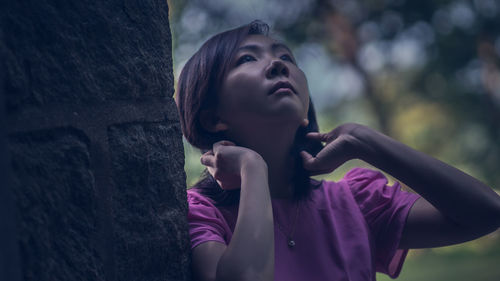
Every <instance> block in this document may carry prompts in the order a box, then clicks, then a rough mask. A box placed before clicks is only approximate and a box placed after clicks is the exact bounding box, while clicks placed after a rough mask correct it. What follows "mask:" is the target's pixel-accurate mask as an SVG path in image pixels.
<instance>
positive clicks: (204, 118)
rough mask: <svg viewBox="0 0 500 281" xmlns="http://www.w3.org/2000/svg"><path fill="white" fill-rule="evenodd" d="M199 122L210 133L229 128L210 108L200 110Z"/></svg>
mask: <svg viewBox="0 0 500 281" xmlns="http://www.w3.org/2000/svg"><path fill="white" fill-rule="evenodd" d="M200 123H201V126H202V127H203V128H204V129H205V130H207V131H209V132H212V133H216V132H221V131H225V130H227V129H228V128H229V126H228V125H227V124H226V123H224V122H222V120H221V119H220V118H219V117H218V116H216V115H215V113H214V112H213V111H212V110H206V109H205V110H202V111H201V112H200Z"/></svg>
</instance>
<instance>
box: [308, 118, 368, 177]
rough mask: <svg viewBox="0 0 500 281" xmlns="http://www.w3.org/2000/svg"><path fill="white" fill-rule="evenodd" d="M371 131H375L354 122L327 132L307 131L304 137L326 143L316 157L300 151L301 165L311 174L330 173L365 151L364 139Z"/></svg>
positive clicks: (357, 157)
mask: <svg viewBox="0 0 500 281" xmlns="http://www.w3.org/2000/svg"><path fill="white" fill-rule="evenodd" d="M372 133H375V131H373V130H372V129H370V128H368V127H366V126H363V125H359V124H355V123H346V124H343V125H340V126H338V127H337V128H335V129H333V130H332V131H331V132H329V133H308V134H307V135H306V137H308V138H310V139H315V140H319V141H322V142H325V143H326V144H325V147H324V148H323V149H322V150H321V151H320V152H319V153H318V154H317V155H316V157H313V156H312V155H311V154H309V153H307V152H306V151H301V153H300V154H301V156H302V160H303V162H302V163H303V166H304V168H305V169H306V170H308V171H310V172H311V174H312V175H321V174H326V173H331V172H332V171H334V170H335V169H337V168H338V167H339V166H341V165H342V164H344V163H345V162H347V161H349V160H351V159H359V158H360V157H361V156H362V155H363V154H362V153H365V152H367V149H369V147H368V145H366V143H367V142H366V140H367V139H369V136H370V134H372Z"/></svg>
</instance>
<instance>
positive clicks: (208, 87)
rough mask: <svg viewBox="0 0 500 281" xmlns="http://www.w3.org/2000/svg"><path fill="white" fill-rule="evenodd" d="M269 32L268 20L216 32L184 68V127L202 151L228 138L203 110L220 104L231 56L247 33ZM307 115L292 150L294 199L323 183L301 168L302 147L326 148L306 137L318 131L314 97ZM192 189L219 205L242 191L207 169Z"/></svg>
mask: <svg viewBox="0 0 500 281" xmlns="http://www.w3.org/2000/svg"><path fill="white" fill-rule="evenodd" d="M268 33H269V26H268V25H267V24H266V23H264V22H262V21H253V22H251V23H249V24H247V25H243V26H240V27H237V28H234V29H231V30H228V31H225V32H222V33H219V34H216V35H214V36H213V37H211V38H210V39H208V40H207V41H206V42H205V43H204V44H203V45H202V46H201V47H200V49H199V50H198V51H197V52H196V53H195V54H194V55H193V56H192V57H191V58H190V59H189V60H188V62H187V63H186V64H185V66H184V68H183V69H182V72H181V74H180V76H179V81H178V84H177V93H176V103H177V107H178V109H179V116H180V123H181V128H182V132H183V134H184V136H185V138H186V139H187V141H188V142H189V143H191V144H192V145H193V146H195V147H197V148H199V149H200V150H201V151H202V153H204V152H206V151H208V150H210V149H211V148H212V145H213V144H214V143H215V142H217V141H220V140H223V139H225V138H224V133H223V132H215V133H214V132H210V131H208V130H206V129H205V128H204V127H203V126H202V125H201V122H200V113H201V111H202V110H205V109H209V110H210V109H215V108H216V106H217V104H218V95H217V93H218V91H219V89H220V87H221V85H222V82H223V79H224V77H225V75H226V73H227V71H228V67H229V63H230V61H231V58H232V57H233V56H234V55H235V52H236V49H237V48H238V46H239V45H240V44H241V42H242V41H243V40H244V39H245V38H246V37H247V36H248V35H254V34H259V35H265V36H268ZM307 115H308V119H309V125H308V126H307V127H306V128H304V127H300V128H299V129H298V130H297V132H296V134H295V141H294V144H293V147H292V149H291V151H290V153H291V154H292V155H293V156H294V158H295V167H294V173H293V175H294V176H293V183H294V190H295V193H294V198H295V199H300V198H303V197H305V196H307V195H308V194H309V192H310V190H311V189H312V188H314V187H317V186H319V184H320V183H319V182H317V181H314V180H311V179H310V175H309V173H308V172H307V171H306V170H305V169H304V168H303V167H302V158H301V157H300V151H302V150H306V151H307V152H309V153H310V154H311V155H316V154H317V153H318V152H319V151H320V150H321V149H322V148H323V145H322V144H321V142H319V141H313V140H310V139H306V137H305V135H306V134H307V133H308V132H317V131H319V128H318V123H317V121H316V113H315V111H314V106H313V104H312V102H311V99H309V111H308V113H307ZM193 188H195V189H196V190H197V191H198V192H200V193H201V194H203V195H205V196H207V197H209V198H211V199H212V200H214V201H215V203H216V204H217V205H230V204H234V203H237V202H238V200H239V190H233V191H226V190H223V189H222V188H220V186H219V185H218V183H217V181H216V180H215V179H214V178H213V177H212V176H211V175H210V173H208V171H207V170H206V169H205V171H204V172H203V174H202V176H201V178H200V180H199V181H198V182H197V183H196V184H195V185H194V186H193Z"/></svg>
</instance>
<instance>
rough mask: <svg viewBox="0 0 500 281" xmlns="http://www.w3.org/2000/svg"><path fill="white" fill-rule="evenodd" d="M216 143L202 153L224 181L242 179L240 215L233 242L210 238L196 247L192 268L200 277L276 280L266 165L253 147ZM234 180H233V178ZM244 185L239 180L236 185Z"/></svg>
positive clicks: (216, 174) (203, 159)
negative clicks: (209, 151)
mask: <svg viewBox="0 0 500 281" xmlns="http://www.w3.org/2000/svg"><path fill="white" fill-rule="evenodd" d="M228 143H229V142H225V143H223V144H224V145H221V144H216V145H214V150H213V152H211V153H208V154H204V155H203V156H202V164H204V165H206V166H208V167H209V170H211V171H212V172H213V175H214V178H215V179H217V180H218V181H219V182H220V184H221V186H223V187H224V186H228V187H233V188H234V186H236V185H235V183H234V179H235V178H236V177H235V175H237V178H238V181H240V179H241V193H240V203H239V210H238V218H237V222H236V225H235V229H234V233H233V236H232V238H231V241H230V243H229V245H228V246H227V247H226V246H225V245H223V244H221V243H219V242H206V243H203V244H200V245H199V246H197V247H196V248H194V249H193V269H194V272H195V275H197V277H198V279H200V280H204V281H205V280H207V281H208V280H211V281H212V280H269V281H271V280H273V279H274V228H273V212H272V205H271V196H270V193H269V187H268V175H267V165H266V163H265V161H264V160H263V159H262V157H260V155H258V154H257V153H255V152H253V151H248V149H246V148H242V147H237V146H234V145H230V144H229V145H228ZM231 181H233V182H231ZM239 186H240V185H239V184H238V187H239Z"/></svg>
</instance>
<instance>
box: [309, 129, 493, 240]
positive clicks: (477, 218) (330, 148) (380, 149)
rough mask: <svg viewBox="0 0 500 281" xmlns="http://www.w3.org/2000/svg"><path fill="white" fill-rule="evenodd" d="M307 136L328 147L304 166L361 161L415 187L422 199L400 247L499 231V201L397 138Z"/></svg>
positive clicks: (362, 133)
mask: <svg viewBox="0 0 500 281" xmlns="http://www.w3.org/2000/svg"><path fill="white" fill-rule="evenodd" d="M308 137H311V138H314V139H319V140H322V141H325V142H327V143H328V144H327V145H326V146H325V148H324V149H323V150H322V151H321V152H320V153H318V155H316V157H312V156H311V155H309V154H307V153H303V157H304V166H305V167H306V169H309V170H311V171H320V172H322V173H324V172H328V171H333V170H334V169H336V168H337V167H338V166H340V165H341V164H342V163H344V162H345V161H347V160H350V159H355V158H357V159H361V160H363V161H365V162H368V163H370V164H372V165H373V166H375V167H377V168H379V169H381V170H383V171H385V172H387V173H388V174H390V175H392V176H394V177H395V178H397V179H398V180H400V181H401V182H403V183H404V184H406V185H408V186H409V187H411V188H412V189H413V190H415V191H416V192H417V193H419V194H420V195H421V196H422V197H423V198H420V199H419V200H418V201H417V202H416V203H415V204H414V206H413V207H412V209H411V210H410V213H409V215H408V219H407V222H406V225H405V229H404V231H403V237H402V240H401V243H400V248H427V247H437V246H444V245H451V244H456V243H460V242H464V241H468V240H471V239H474V238H477V237H480V236H482V235H485V234H487V233H490V232H492V231H494V230H496V229H497V228H498V227H499V226H500V196H498V195H497V194H496V193H495V192H494V191H493V190H492V189H491V188H489V187H487V186H485V185H484V184H482V183H481V182H480V181H478V180H476V179H475V178H473V177H471V176H469V175H467V174H465V173H463V172H461V171H460V170H458V169H456V168H453V167H451V166H449V165H447V164H445V163H443V162H441V161H439V160H437V159H435V158H432V157H430V156H427V155H425V154H424V153H421V152H418V151H416V150H414V149H412V148H410V147H408V146H406V145H404V144H402V143H400V142H398V141H396V140H394V139H391V138H389V137H388V136H385V135H383V134H381V133H378V132H376V131H374V130H372V129H370V128H368V127H365V126H362V125H358V124H352V123H348V124H344V125H341V126H339V127H337V128H335V129H334V130H332V131H331V132H330V133H328V134H320V133H310V134H308Z"/></svg>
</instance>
